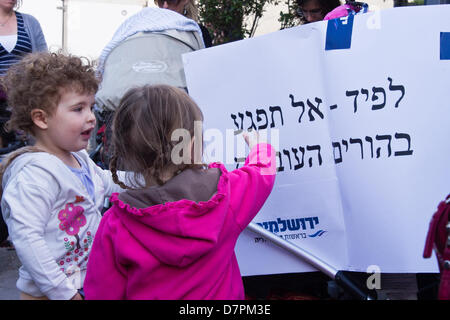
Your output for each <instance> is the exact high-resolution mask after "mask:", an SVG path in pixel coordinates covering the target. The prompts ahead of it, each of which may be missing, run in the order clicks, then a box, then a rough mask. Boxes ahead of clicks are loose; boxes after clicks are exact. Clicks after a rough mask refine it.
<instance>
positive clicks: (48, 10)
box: [19, 0, 146, 59]
mask: <svg viewBox="0 0 450 320" xmlns="http://www.w3.org/2000/svg"><path fill="white" fill-rule="evenodd" d="M145 2H146V1H112V3H111V1H101V0H99V1H95V0H89V1H86V0H68V1H66V3H67V17H68V19H67V38H66V41H67V51H68V52H70V53H73V54H76V55H82V56H85V57H88V58H90V59H97V58H98V56H99V55H100V53H101V51H102V49H103V48H104V47H105V45H106V44H107V43H108V42H109V41H110V40H111V38H112V36H113V34H114V32H115V31H116V29H117V28H118V26H119V25H120V24H121V23H122V22H123V21H124V20H125V19H127V18H128V17H130V16H131V15H133V14H135V13H137V12H138V11H139V10H141V9H142V7H143V4H142V3H145ZM61 6H62V1H61V0H23V5H22V7H21V8H20V9H19V11H21V12H24V13H29V14H31V15H33V16H34V17H35V18H37V19H38V20H39V22H40V24H41V26H42V29H43V32H44V35H45V38H46V40H47V44H48V45H49V48H50V50H51V51H56V50H58V49H61V47H62V25H63V22H62V21H63V20H62V10H61Z"/></svg>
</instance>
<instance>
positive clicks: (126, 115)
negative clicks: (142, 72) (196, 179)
mask: <svg viewBox="0 0 450 320" xmlns="http://www.w3.org/2000/svg"><path fill="white" fill-rule="evenodd" d="M196 121H203V114H202V112H201V110H200V108H199V107H198V106H197V104H196V103H195V102H194V101H193V100H192V99H191V98H190V97H189V95H188V94H187V93H186V92H185V91H183V90H182V89H178V88H176V87H172V86H168V85H147V86H143V87H138V88H133V89H130V90H129V91H128V92H127V93H126V94H125V95H124V96H123V98H122V100H121V102H120V105H119V107H118V109H117V110H116V112H115V114H114V119H113V124H112V131H113V133H112V157H111V162H110V170H111V173H112V176H113V180H114V182H115V183H116V184H118V185H120V186H121V187H122V188H128V189H131V188H130V187H129V186H127V185H125V184H124V183H123V182H121V181H119V179H118V176H117V168H120V169H122V170H126V171H128V172H132V173H133V174H134V179H129V180H128V181H134V182H137V185H138V187H139V188H145V187H148V186H150V185H152V184H154V182H156V183H157V184H159V185H162V184H164V182H165V181H164V177H163V174H164V173H166V172H170V173H173V174H175V173H176V172H181V171H182V170H184V169H187V168H204V164H201V163H198V164H196V163H191V162H192V161H189V163H179V164H176V163H175V162H174V161H173V159H172V152H173V151H174V147H175V146H176V145H177V144H179V143H180V142H183V143H186V142H187V145H189V146H190V142H191V141H180V140H178V141H173V140H172V138H173V133H174V131H175V130H177V129H184V130H187V131H188V132H189V135H190V137H194V135H195V132H194V131H195V122H196ZM181 140H182V139H181ZM199 143H201V145H203V140H201V141H199ZM190 159H192V158H190ZM139 177H143V178H144V180H145V183H142V180H139ZM139 181H140V182H139ZM133 187H134V186H133Z"/></svg>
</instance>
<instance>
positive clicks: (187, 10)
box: [155, 0, 212, 48]
mask: <svg viewBox="0 0 450 320" xmlns="http://www.w3.org/2000/svg"><path fill="white" fill-rule="evenodd" d="M155 4H156V5H157V6H158V7H160V8H164V9H169V10H172V11H175V12H178V13H179V14H182V15H183V16H185V17H186V18H189V19H192V20H194V21H195V22H197V23H198V8H197V5H196V3H195V0H155ZM198 26H199V27H200V30H201V31H202V35H203V42H204V43H205V48H209V47H211V46H212V38H211V35H210V34H209V31H208V29H207V28H206V27H205V26H203V25H201V24H198Z"/></svg>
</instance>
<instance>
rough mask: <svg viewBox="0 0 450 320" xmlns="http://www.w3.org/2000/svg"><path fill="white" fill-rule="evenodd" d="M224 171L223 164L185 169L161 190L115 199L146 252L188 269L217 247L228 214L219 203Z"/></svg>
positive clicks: (225, 179) (134, 192)
mask: <svg viewBox="0 0 450 320" xmlns="http://www.w3.org/2000/svg"><path fill="white" fill-rule="evenodd" d="M211 169H212V170H211ZM222 171H225V172H226V169H225V168H224V167H223V166H222V165H219V164H212V165H211V166H210V170H198V169H197V170H196V169H187V170H184V171H183V172H182V173H180V174H179V175H177V176H175V177H174V178H172V179H171V180H169V181H168V182H167V183H166V184H165V185H163V186H154V187H150V188H148V189H145V190H129V191H126V192H124V193H122V194H121V195H118V194H113V196H112V197H111V201H112V203H113V204H115V205H117V206H119V207H120V208H122V209H124V210H121V211H119V212H120V214H119V218H120V220H121V222H122V225H123V227H124V228H125V229H127V230H128V231H129V233H130V234H139V235H141V236H140V237H139V238H138V239H137V240H138V241H139V242H140V243H141V245H142V247H143V248H146V250H148V251H150V253H151V254H152V255H154V256H155V257H157V258H158V259H159V260H160V261H161V262H164V263H165V264H168V265H172V266H178V267H185V266H187V265H189V264H191V263H192V262H193V261H196V260H197V259H198V258H199V257H201V256H203V255H204V254H205V253H207V252H208V251H209V250H211V249H213V248H214V247H215V245H216V243H217V239H218V237H219V234H220V232H221V231H222V228H223V225H224V220H225V217H226V215H227V210H226V207H223V206H222V207H218V204H219V203H220V202H221V201H223V199H224V197H225V194H226V186H227V184H228V176H227V175H226V174H222ZM211 196H212V197H211ZM208 199H209V200H208ZM141 205H142V206H145V207H143V208H139V207H140V206H141ZM149 205H151V206H150V207H149Z"/></svg>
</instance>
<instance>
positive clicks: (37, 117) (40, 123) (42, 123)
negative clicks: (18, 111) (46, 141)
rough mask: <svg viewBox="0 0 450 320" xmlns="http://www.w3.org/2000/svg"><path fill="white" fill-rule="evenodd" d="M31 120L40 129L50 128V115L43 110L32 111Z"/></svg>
mask: <svg viewBox="0 0 450 320" xmlns="http://www.w3.org/2000/svg"><path fill="white" fill-rule="evenodd" d="M31 120H32V121H33V123H34V124H35V125H36V126H37V127H38V128H40V129H42V130H45V129H47V128H48V121H47V120H48V114H47V113H46V112H45V111H44V110H42V109H33V110H31Z"/></svg>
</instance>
